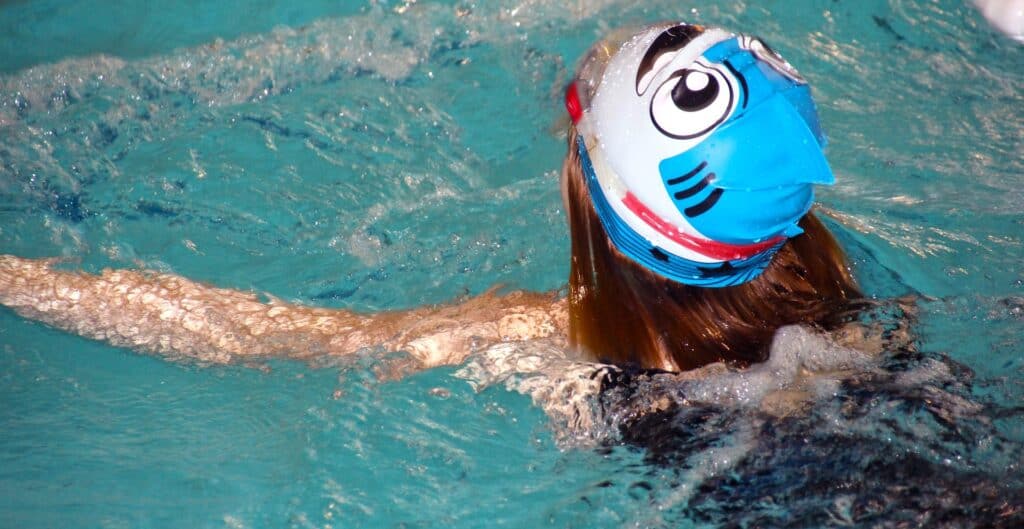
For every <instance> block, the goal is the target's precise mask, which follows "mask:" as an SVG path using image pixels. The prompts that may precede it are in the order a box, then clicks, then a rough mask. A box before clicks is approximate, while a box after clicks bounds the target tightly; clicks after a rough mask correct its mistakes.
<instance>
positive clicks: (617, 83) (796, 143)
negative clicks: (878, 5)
mask: <svg viewBox="0 0 1024 529" xmlns="http://www.w3.org/2000/svg"><path fill="white" fill-rule="evenodd" d="M566 107H567V109H568V110H569V114H570V115H571V116H572V118H573V122H574V123H575V124H576V129H577V132H578V136H577V143H578V145H577V148H578V149H579V154H580V159H581V164H582V166H583V170H584V174H585V177H586V180H587V187H588V190H589V193H590V196H591V199H592V200H593V204H594V209H595V210H596V211H597V214H598V217H599V218H600V219H601V223H602V225H603V226H604V228H605V231H606V232H607V233H608V236H609V238H610V239H611V241H612V242H613V243H614V245H615V247H616V248H617V249H618V250H619V251H620V252H622V253H623V254H625V255H626V256H628V257H629V258H631V259H633V260H635V261H636V262H638V263H640V264H641V265H643V266H644V267H646V268H647V269H649V270H651V271H653V272H655V273H657V274H660V275H662V276H664V277H667V278H669V279H672V280H675V281H679V282H682V283H686V284H690V285H698V286H705V287H725V286H730V285H737V284H740V283H744V282H747V281H750V280H752V279H754V278H756V277H757V276H758V275H760V274H761V272H762V271H763V270H764V268H765V267H766V266H768V263H769V261H770V260H771V258H772V256H773V255H774V254H775V252H776V251H778V249H779V248H780V247H781V246H782V244H783V243H784V242H785V241H786V239H787V238H789V237H793V236H795V235H798V234H800V233H801V230H800V228H799V227H798V226H797V222H798V221H799V220H800V219H801V218H802V217H803V216H804V215H805V214H806V213H807V211H808V210H810V208H811V204H812V202H813V201H814V190H813V185H814V184H831V183H833V181H834V178H833V176H832V171H831V170H830V169H829V166H828V162H827V161H826V160H825V157H824V154H823V153H822V148H823V147H824V145H825V137H824V135H823V134H822V132H821V129H820V126H819V124H818V115H817V112H816V110H815V108H814V102H813V101H812V100H811V94H810V88H809V87H808V86H807V82H806V81H805V80H804V78H803V77H801V76H800V74H799V73H797V71H796V70H795V69H794V68H793V67H792V66H791V65H790V64H789V63H788V62H786V61H785V60H784V59H783V58H782V57H781V56H779V55H778V54H777V53H775V52H774V51H773V50H772V49H771V48H769V47H768V46H767V45H765V44H764V43H763V42H761V41H760V40H758V39H756V38H753V37H749V36H746V35H735V34H732V33H729V32H726V31H724V30H721V29H717V28H705V27H703V26H697V25H688V24H659V25H656V26H650V27H647V28H645V29H643V30H642V31H640V32H639V33H635V34H632V35H628V36H625V35H622V34H620V35H617V36H612V37H610V38H609V39H606V40H604V41H602V42H599V43H598V44H597V45H595V46H594V47H593V48H591V50H590V53H589V54H588V55H587V56H586V57H585V58H584V60H583V61H582V62H581V64H580V67H579V68H578V69H577V73H576V78H575V80H574V81H573V83H572V84H570V86H569V88H568V90H567V91H566Z"/></svg>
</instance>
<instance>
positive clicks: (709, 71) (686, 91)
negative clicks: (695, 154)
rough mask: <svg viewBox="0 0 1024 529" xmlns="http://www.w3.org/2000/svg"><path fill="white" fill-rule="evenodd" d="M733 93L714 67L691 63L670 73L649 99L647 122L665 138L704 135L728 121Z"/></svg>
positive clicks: (728, 81) (727, 79)
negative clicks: (651, 123) (649, 117)
mask: <svg viewBox="0 0 1024 529" xmlns="http://www.w3.org/2000/svg"><path fill="white" fill-rule="evenodd" d="M735 92H736V89H735V88H734V84H733V81H732V79H731V77H730V76H729V75H728V74H727V73H726V72H724V71H723V70H721V69H719V68H718V67H716V66H711V65H706V64H703V63H701V62H695V63H693V64H691V65H690V66H688V67H686V68H683V69H682V70H678V71H676V72H674V73H673V74H672V75H671V76H669V78H668V79H666V80H665V82H663V83H662V84H661V86H659V87H658V88H657V90H655V92H654V95H653V96H651V121H653V122H654V126H655V127H657V128H658V130H660V131H661V132H662V133H663V134H665V135H666V136H669V137H672V138H677V139H690V138H696V137H699V136H702V135H704V134H707V133H708V132H710V131H711V130H712V129H714V128H715V127H716V126H718V125H719V124H720V123H722V122H723V121H725V119H726V118H727V117H729V114H730V112H731V111H732V109H733V100H734V99H735Z"/></svg>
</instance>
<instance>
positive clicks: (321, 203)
mask: <svg viewBox="0 0 1024 529" xmlns="http://www.w3.org/2000/svg"><path fill="white" fill-rule="evenodd" d="M567 4H568V5H567ZM633 4H634V2H626V1H611V0H607V1H593V2H568V3H566V2H553V1H547V0H533V1H529V0H527V1H523V2H518V3H517V2H488V3H486V4H484V3H483V2H479V3H476V4H474V3H471V2H427V1H425V0H421V1H420V2H404V3H403V2H384V1H376V2H362V3H360V2H345V3H330V2H317V3H313V2H302V3H297V4H293V3H289V2H275V1H269V0H267V1H262V2H243V1H240V0H239V1H233V2H188V3H176V4H174V5H171V6H160V7H159V8H157V7H145V5H144V4H140V3H132V2H112V1H104V2H78V3H74V4H71V3H66V2H56V1H38V2H8V3H4V4H3V5H2V6H0V252H2V253H13V254H17V255H22V256H30V257H42V256H66V257H69V258H72V259H73V260H74V261H73V262H72V266H76V267H81V268H84V269H87V270H91V271H97V270H99V269H101V268H103V267H105V266H116V267H133V268H137V267H145V268H150V269H158V270H166V271H172V272H175V273H178V274H181V275H185V276H188V277H191V278H195V279H199V280H203V281H206V282H210V283H214V284H217V285H219V286H226V287H233V288H239V289H251V290H256V291H261V292H267V293H270V294H272V295H274V296H278V297H280V298H283V299H287V300H294V301H298V302H302V303H306V304H314V305H321V306H331V307H346V308H353V309H358V310H379V309H393V308H403V307H412V306H418V305H421V304H424V303H437V302H443V301H446V300H450V299H452V298H454V297H456V296H459V295H463V294H466V293H479V292H482V291H484V290H486V289H487V288H489V287H491V286H493V285H495V284H503V285H506V286H508V287H510V288H525V289H532V290H555V289H558V288H560V287H562V286H563V285H564V283H565V278H566V276H567V270H568V266H567V259H568V244H567V240H566V228H565V225H564V220H563V218H562V215H563V213H562V211H561V205H560V199H559V193H558V189H557V176H556V175H557V172H556V171H557V170H558V168H559V167H560V157H561V155H562V154H563V152H564V140H563V138H562V136H560V135H559V132H558V131H559V130H560V129H561V128H563V126H564V118H563V117H562V111H561V90H562V87H563V85H564V83H565V82H566V80H567V78H568V76H569V72H570V70H571V68H572V65H573V63H574V61H575V59H576V57H578V56H579V55H580V54H581V53H582V52H583V51H585V49H586V48H587V47H588V46H589V44H590V43H591V42H592V41H593V40H594V39H595V38H597V37H598V36H600V35H601V34H602V33H603V31H604V30H606V29H607V28H612V27H616V26H619V25H621V24H626V23H633V22H642V21H653V20H659V19H663V18H686V19H689V20H691V21H697V22H702V23H707V24H717V25H722V26H725V27H728V28H730V29H734V30H737V31H744V32H751V33H756V34H758V35H760V36H762V37H763V38H764V39H765V40H766V41H767V42H769V43H770V44H771V45H772V46H773V47H774V48H776V49H778V50H780V51H781V52H782V53H783V54H784V55H785V56H786V58H787V59H788V60H789V61H790V62H792V63H793V64H795V65H797V67H798V68H800V69H801V71H802V73H803V74H804V75H805V76H806V77H807V78H808V79H809V80H810V81H811V83H812V85H813V87H814V90H815V94H816V98H817V101H818V104H819V110H820V111H821V114H822V122H823V125H824V127H825V129H826V131H827V132H828V133H829V136H830V138H831V144H830V147H829V151H828V155H829V158H830V160H831V162H832V164H833V168H834V170H835V172H836V174H837V178H838V184H837V185H836V186H834V187H832V188H829V189H824V190H821V191H820V192H819V197H820V201H821V203H822V205H823V206H824V207H825V208H827V210H828V211H829V212H831V214H832V216H833V218H834V221H833V222H832V223H831V225H832V226H833V227H834V228H835V229H836V231H837V234H838V236H839V237H840V239H841V240H842V242H843V244H844V246H846V248H847V249H848V251H849V252H850V254H851V256H852V258H853V259H854V261H855V265H856V273H857V275H858V277H859V278H860V280H861V282H862V284H863V287H864V289H865V291H866V292H867V293H869V294H870V295H872V296H875V297H878V298H880V299H884V298H891V297H894V296H900V295H905V294H914V295H917V296H919V298H918V307H919V310H920V313H919V315H918V320H919V321H918V323H917V325H916V326H915V331H916V333H917V335H918V348H919V349H920V350H921V351H923V352H924V354H925V356H926V358H925V360H915V362H923V363H924V364H925V365H929V364H927V362H940V363H942V364H943V365H948V366H952V367H949V368H948V370H949V371H950V372H952V373H953V375H952V376H951V378H948V379H941V380H938V379H937V381H933V382H931V383H929V384H931V385H925V386H921V387H923V388H925V389H921V388H917V390H919V391H917V393H915V392H914V391H910V390H905V388H904V389H900V390H895V389H892V387H891V385H890V386H886V384H885V383H883V382H879V381H874V382H872V384H867V385H864V386H858V387H848V388H846V389H844V390H843V392H842V393H841V394H840V395H839V396H838V397H837V398H836V399H835V400H834V401H827V402H823V403H819V404H818V405H817V406H816V407H815V408H814V411H813V412H809V414H808V416H807V418H805V419H799V418H797V419H790V420H788V421H782V422H779V423H773V422H771V421H768V422H765V421H763V420H761V419H758V418H751V417H749V416H747V415H743V414H742V413H740V412H738V411H736V410H728V409H726V410H721V409H716V410H713V411H710V412H708V415H707V416H706V417H704V420H703V422H699V424H701V425H704V426H702V427H694V429H693V432H697V433H692V432H691V433H692V435H693V436H695V439H696V441H693V442H692V443H690V444H686V443H682V444H678V445H664V444H662V445H658V446H653V445H651V444H650V443H649V442H647V443H646V444H645V442H643V441H639V440H626V441H628V442H626V443H624V444H625V446H619V445H614V446H607V447H604V448H602V449H598V450H595V449H591V448H574V447H571V446H570V447H566V446H563V445H560V444H558V443H557V442H556V435H555V433H554V432H553V428H552V426H551V425H550V424H549V423H548V420H547V418H546V417H545V416H544V414H543V412H541V411H540V410H539V409H537V408H536V407H534V406H533V405H532V404H531V403H530V401H529V399H528V398H527V397H524V396H521V395H519V394H517V393H513V392H509V391H505V390H503V389H502V388H489V389H486V390H484V391H481V392H474V391H473V390H472V389H471V388H470V387H469V386H468V385H467V384H465V382H463V381H461V380H458V379H456V378H454V377H453V376H452V374H453V371H454V370H453V369H438V370H434V371H430V372H425V373H421V374H418V375H415V376H412V377H409V378H407V379H404V380H401V381H380V380H378V379H377V378H376V377H375V375H374V367H375V362H374V361H373V360H370V359H364V360H361V361H358V362H348V363H344V364H337V365H334V364H324V365H319V364H318V365H307V364H299V363H292V362H286V361H275V362H267V363H260V364H255V365H231V366H218V367H209V366H201V365H195V364H188V363H170V362H165V361H163V360H160V359H158V358H151V357H144V356H139V355H137V354H134V353H132V352H131V351H126V350H121V349H116V348H112V347H108V346H105V345H102V344H97V343H94V342H90V341H87V340H83V339H80V338H76V337H73V336H69V335H66V334H63V333H60V332H57V331H53V330H51V329H48V328H46V327H44V326H41V325H38V324H34V323H30V322H27V321H25V320H22V319H20V318H18V317H17V316H15V315H14V314H13V313H12V312H10V311H8V310H6V309H3V310H0V377H2V380H3V381H2V383H0V432H2V433H0V526H3V527H25V528H32V527H55V526H71V527H283V526H289V527H328V526H330V527H392V526H394V527H419V526H423V527H436V526H457V527H493V526H508V527H536V526H555V527H576V526H587V527H620V526H660V525H666V526H729V525H730V524H732V525H735V526H806V527H820V526H824V525H828V524H835V525H839V524H841V523H842V522H847V521H852V522H854V523H855V524H859V525H872V524H881V525H886V524H888V525H898V524H899V523H909V524H910V525H915V524H914V522H913V521H914V520H917V522H918V523H924V522H922V520H925V518H922V516H924V515H922V514H921V513H924V512H933V513H937V512H941V513H946V519H947V520H954V521H953V522H949V523H951V524H953V525H952V526H962V525H963V523H962V520H963V519H968V520H972V519H973V520H976V521H977V523H978V524H983V523H988V522H991V521H992V520H994V518H992V517H993V516H995V515H994V514H992V513H993V512H1009V513H1011V514H1012V513H1014V512H1017V513H1020V512H1022V511H1021V509H1024V499H1022V498H1024V496H1022V495H1021V491H1022V490H1024V483H1022V481H1024V476H1022V470H1021V468H1020V466H1019V462H1020V460H1021V455H1022V453H1024V419H1022V417H1021V414H1022V411H1021V410H1022V408H1021V399H1022V395H1024V338H1022V337H1024V237H1022V235H1024V214H1022V211H1024V157H1022V155H1021V152H1022V140H1024V95H1022V94H1024V48H1022V47H1021V46H1019V45H1017V44H1015V43H1013V42H1012V41H1010V40H1008V39H1006V38H1003V37H1001V36H999V35H997V34H995V33H993V32H992V31H991V30H990V29H989V28H988V27H987V26H986V25H985V22H984V21H983V20H982V19H981V18H980V16H978V15H977V14H976V13H975V12H974V11H973V10H972V9H971V8H970V6H969V5H967V3H966V2H959V1H955V0H938V1H923V0H922V1H912V0H888V1H881V0H865V1H860V2H849V1H834V0H828V1H826V0H798V1H787V2H782V1H763V2H737V1H702V2H679V1H673V2H668V1H654V2H645V3H644V5H643V6H634V5H633ZM904 361H905V359H902V358H897V357H894V358H893V359H891V362H890V364H892V366H896V365H897V364H900V362H904ZM893 369H897V368H896V367H893ZM940 389H941V390H943V391H947V392H949V393H950V394H952V395H955V396H956V397H957V398H959V399H961V400H956V399H953V398H948V399H947V400H946V401H944V402H948V403H951V404H948V405H947V406H945V407H942V406H940V407H939V408H940V411H939V412H936V411H935V409H934V408H930V407H929V406H928V405H924V404H921V405H920V406H918V407H915V405H916V404H915V403H917V404H920V403H922V402H924V403H930V402H933V401H934V400H935V398H934V395H935V394H933V393H929V391H933V390H935V391H938V390H940ZM908 395H910V396H908ZM915 399H916V400H915ZM851 406H852V407H854V408H855V409H857V410H861V411H863V413H861V414H859V415H858V413H853V412H849V410H848V408H849V407H851ZM833 408H835V409H838V410H841V411H842V413H840V415H838V416H837V415H835V413H839V412H835V413H833V412H834V411H835V409H833ZM707 417H711V419H707ZM823 417H825V418H832V419H836V422H834V423H833V426H834V425H836V424H838V425H843V426H842V431H840V432H839V433H835V432H833V431H831V430H829V428H830V427H831V426H830V425H829V424H827V423H825V422H824V421H820V419H822V418H823ZM857 417H861V421H862V422H859V423H858V422H856V421H854V420H853V419H854V418H857ZM839 418H842V419H843V421H840V420H839ZM691 419H692V417H691ZM759 421H760V422H759ZM691 422H692V421H691ZM737 422H738V423H742V424H741V426H740V427H735V425H736V424H737ZM681 424H690V423H687V422H685V421H684V422H683V423H681ZM694 424H696V423H694ZM708 424H712V425H715V424H717V425H719V426H721V431H724V432H733V433H731V434H729V435H725V434H715V433H714V432H712V431H711V430H708V426H707V425H708ZM750 425H755V426H756V428H754V430H755V431H757V432H759V433H758V434H757V435H755V438H756V439H758V441H757V445H758V450H760V451H761V452H759V457H761V459H756V458H752V459H751V460H750V461H749V462H748V463H747V464H745V465H740V466H738V467H736V468H733V469H732V470H727V471H724V472H722V473H721V474H719V475H715V476H713V477H707V476H695V475H694V473H693V472H691V470H692V468H693V467H694V466H695V465H696V464H695V463H694V461H695V460H696V459H699V458H701V457H705V456H706V457H707V458H714V457H715V448H716V447H721V446H729V444H730V440H729V439H731V438H732V437H735V436H736V435H740V434H735V431H739V432H744V431H748V430H750V429H751V428H752V427H751V426H750ZM702 428H703V429H702ZM837 428H838V427H837ZM772 432H775V433H772ZM837 435H838V436H840V437H841V438H842V439H845V440H846V441H847V444H846V445H843V444H839V445H835V443H832V444H829V443H830V442H831V441H829V439H834V438H836V437H835V436H837ZM829 436H832V437H829ZM677 437H678V436H677ZM808 439H809V440H810V441H808ZM815 439H820V440H821V441H820V442H816V441H814V440H815ZM801 440H803V441H801ZM698 441H699V442H698ZM790 443H791V444H790ZM801 443H807V444H805V445H802V444H801ZM887 443H888V444H887ZM794 445H798V446H805V448H796V447H795V446H794ZM637 446H640V448H637ZM836 446H839V447H840V448H842V447H843V446H846V450H845V451H843V450H841V449H840V448H836ZM673 447H674V448H673ZM683 448H685V450H683ZM883 452H884V453H888V454H894V455H893V456H892V457H893V458H894V459H891V460H886V459H885V457H884V456H881V455H879V454H880V453H883ZM886 457H887V456H886ZM695 458H696V459H695ZM872 458H875V459H872ZM879 458H881V459H879ZM871 461H874V462H875V464H869V463H868V462H871ZM879 461H882V462H886V463H887V464H886V465H885V466H884V468H888V469H889V470H888V471H883V470H881V469H880V465H881V463H879ZM805 468H813V469H815V470H817V471H818V472H821V473H822V475H825V476H831V477H834V478H835V479H833V480H832V481H831V482H830V483H829V484H828V485H827V486H826V485H823V484H820V483H819V484H817V488H815V487H814V486H811V485H814V484H813V483H810V484H809V483H808V481H807V476H806V475H803V474H801V473H800V472H799V470H800V469H805ZM893 469H897V470H899V471H897V470H893ZM937 469H938V470H937ZM915 472H916V473H917V474H918V475H921V476H925V477H927V478H929V479H930V482H929V483H930V484H931V485H933V486H934V487H935V489H934V490H932V489H930V488H928V486H924V485H922V484H920V483H916V484H914V485H913V486H912V487H911V486H909V485H908V486H907V487H904V488H899V486H900V484H901V483H900V480H904V479H906V480H911V478H912V477H913V475H914V474H915ZM765 476H770V479H769V478H766V477H765ZM908 476H909V477H908ZM944 479H945V480H946V481H949V486H948V487H945V485H944V484H946V481H944ZM766 480H767V481H766ZM865 483H867V484H869V485H865ZM956 483H960V484H961V486H959V487H956V486H954V484H956ZM963 484H980V485H977V486H973V485H972V486H967V485H963ZM886 487H892V488H886ZM979 487H980V488H979ZM985 487H988V488H985ZM908 490H909V492H906V491H908ZM693 491H699V494H697V495H694V492H693ZM844 491H845V492H844ZM878 498H885V499H886V501H885V502H882V504H878V502H880V501H881V500H879V499H878ZM872 502H875V503H872ZM887 502H888V503H887ZM950 505H954V507H955V505H964V508H963V510H964V511H965V512H964V513H961V516H962V518H956V517H955V516H954V514H950V513H953V512H955V509H954V508H953V507H950ZM943 509H945V510H943ZM1000 510H1002V511H1000ZM741 513H742V514H741ZM826 515H827V516H826ZM1018 516H1019V514H1018ZM1019 519H1020V518H1017V521H1019ZM956 520H960V521H959V522H957V521H956ZM928 521H929V525H935V526H941V523H940V522H941V519H931V520H928ZM1008 523H1010V522H1008Z"/></svg>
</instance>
